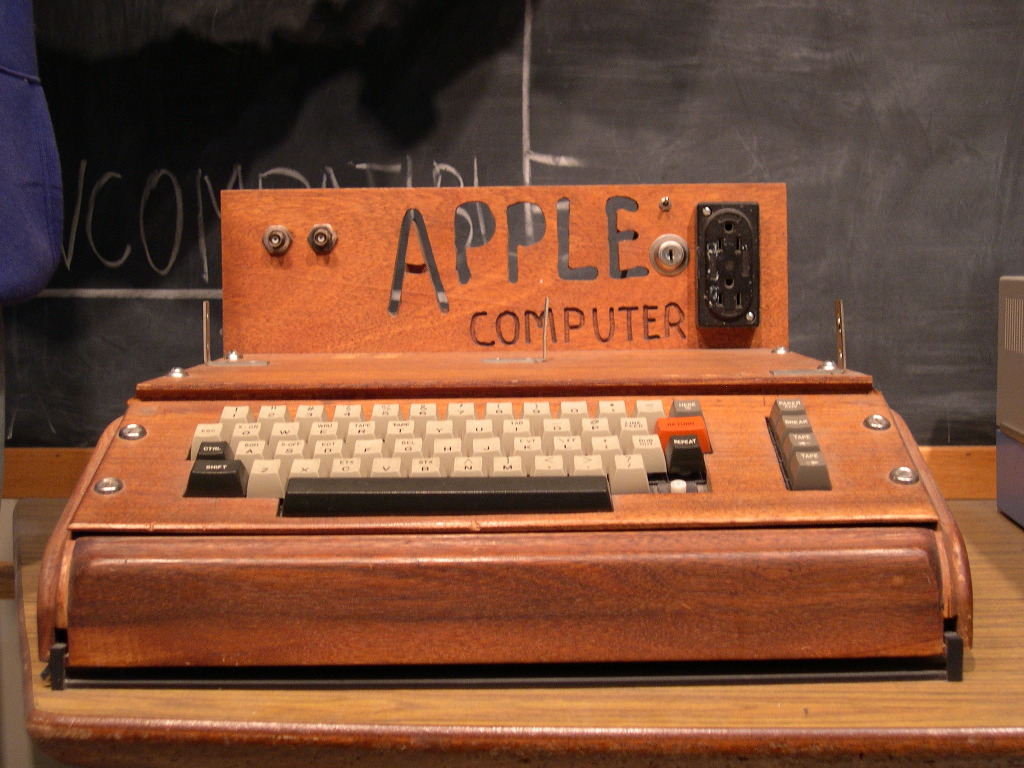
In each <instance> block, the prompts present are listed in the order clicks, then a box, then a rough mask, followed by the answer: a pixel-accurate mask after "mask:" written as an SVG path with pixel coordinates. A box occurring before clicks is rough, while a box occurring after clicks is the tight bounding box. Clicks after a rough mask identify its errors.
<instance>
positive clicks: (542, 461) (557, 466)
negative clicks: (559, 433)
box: [532, 456, 569, 477]
mask: <svg viewBox="0 0 1024 768" xmlns="http://www.w3.org/2000/svg"><path fill="white" fill-rule="evenodd" d="M532 474H533V476H534V477H565V476H566V475H568V474H569V473H568V471H567V470H566V464H565V459H564V458H563V457H562V456H536V457H534V461H533V472H532Z"/></svg>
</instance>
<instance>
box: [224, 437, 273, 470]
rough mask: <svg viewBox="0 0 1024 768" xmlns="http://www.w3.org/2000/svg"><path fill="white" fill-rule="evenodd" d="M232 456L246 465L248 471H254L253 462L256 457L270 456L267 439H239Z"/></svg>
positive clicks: (264, 457)
mask: <svg viewBox="0 0 1024 768" xmlns="http://www.w3.org/2000/svg"><path fill="white" fill-rule="evenodd" d="M232 456H234V457H235V458H236V459H238V460H239V461H240V462H242V463H243V464H244V465H245V470H246V472H250V473H251V472H252V463H253V462H254V461H255V460H256V459H266V458H269V456H268V454H267V443H266V441H265V440H239V441H238V446H237V447H236V448H235V449H234V451H232Z"/></svg>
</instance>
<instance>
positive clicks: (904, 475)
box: [889, 467, 921, 485]
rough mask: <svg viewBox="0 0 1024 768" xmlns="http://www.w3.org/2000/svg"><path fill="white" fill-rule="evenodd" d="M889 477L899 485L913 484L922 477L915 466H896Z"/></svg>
mask: <svg viewBox="0 0 1024 768" xmlns="http://www.w3.org/2000/svg"><path fill="white" fill-rule="evenodd" d="M889 479H890V480H891V481H892V482H894V483H896V484H897V485H913V484H914V483H916V482H918V481H919V480H920V479H921V476H920V475H919V474H918V473H917V470H916V469H914V468H913V467H896V469H894V470H893V471H892V472H890V473H889Z"/></svg>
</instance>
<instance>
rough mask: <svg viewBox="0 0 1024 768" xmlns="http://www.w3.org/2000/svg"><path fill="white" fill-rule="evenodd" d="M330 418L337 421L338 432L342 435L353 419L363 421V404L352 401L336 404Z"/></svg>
mask: <svg viewBox="0 0 1024 768" xmlns="http://www.w3.org/2000/svg"><path fill="white" fill-rule="evenodd" d="M331 420H332V421H336V422H338V433H339V434H340V435H342V436H344V435H345V434H346V433H347V432H348V425H349V424H351V423H352V422H353V421H363V406H361V405H356V404H353V403H348V404H346V405H336V406H334V416H333V417H332V419H331Z"/></svg>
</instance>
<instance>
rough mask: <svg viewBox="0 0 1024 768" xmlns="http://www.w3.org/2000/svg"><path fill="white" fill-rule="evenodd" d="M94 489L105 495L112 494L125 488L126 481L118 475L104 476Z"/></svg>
mask: <svg viewBox="0 0 1024 768" xmlns="http://www.w3.org/2000/svg"><path fill="white" fill-rule="evenodd" d="M92 489H93V490H94V491H96V493H99V494H101V495H103V496H110V495H111V494H114V493H119V492H120V491H122V490H124V483H122V482H121V481H120V480H119V479H118V478H116V477H104V478H103V479H102V480H100V481H98V482H97V483H96V485H94V486H93V487H92Z"/></svg>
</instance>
